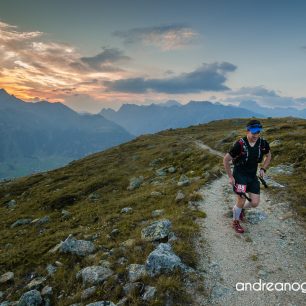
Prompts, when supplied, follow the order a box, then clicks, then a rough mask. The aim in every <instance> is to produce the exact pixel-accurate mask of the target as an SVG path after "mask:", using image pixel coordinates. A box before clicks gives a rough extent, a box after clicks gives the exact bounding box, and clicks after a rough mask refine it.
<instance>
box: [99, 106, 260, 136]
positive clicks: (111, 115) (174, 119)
mask: <svg viewBox="0 0 306 306" xmlns="http://www.w3.org/2000/svg"><path fill="white" fill-rule="evenodd" d="M100 114H101V115H103V116H104V117H105V118H107V119H109V120H112V121H114V122H116V123H117V124H119V125H121V126H122V127H124V128H125V129H126V130H127V131H129V132H130V133H132V134H134V135H140V134H145V133H155V132H158V131H161V130H165V129H169V128H182V127H188V126H190V125H196V124H200V123H206V122H209V121H211V120H217V119H228V118H237V117H240V118H246V117H252V116H256V117H265V116H264V115H262V114H260V112H254V111H249V110H246V109H243V108H240V107H235V106H226V105H221V104H213V103H211V102H207V101H199V102H198V101H190V102H189V103H188V104H186V105H181V104H179V105H177V104H175V105H173V106H168V107H164V106H163V105H157V104H151V105H149V106H139V105H135V104H124V105H122V106H121V108H120V109H119V110H118V111H114V110H112V109H103V110H102V111H101V112H100Z"/></svg>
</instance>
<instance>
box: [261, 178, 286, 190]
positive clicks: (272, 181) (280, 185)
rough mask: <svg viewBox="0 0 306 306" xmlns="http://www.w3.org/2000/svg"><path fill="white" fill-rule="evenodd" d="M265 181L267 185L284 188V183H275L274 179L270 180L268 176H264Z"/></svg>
mask: <svg viewBox="0 0 306 306" xmlns="http://www.w3.org/2000/svg"><path fill="white" fill-rule="evenodd" d="M264 179H265V181H266V183H267V185H268V186H269V187H274V188H285V186H284V185H282V184H279V183H277V182H276V181H274V180H272V179H271V178H270V177H268V176H265V178H264Z"/></svg>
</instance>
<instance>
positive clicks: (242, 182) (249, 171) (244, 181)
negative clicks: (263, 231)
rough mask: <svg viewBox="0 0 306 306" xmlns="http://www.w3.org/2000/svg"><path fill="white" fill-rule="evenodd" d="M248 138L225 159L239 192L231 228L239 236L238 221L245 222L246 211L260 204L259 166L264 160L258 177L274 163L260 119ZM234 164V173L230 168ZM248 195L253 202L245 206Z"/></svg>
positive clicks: (250, 126) (249, 129) (251, 125)
mask: <svg viewBox="0 0 306 306" xmlns="http://www.w3.org/2000/svg"><path fill="white" fill-rule="evenodd" d="M246 130H247V133H246V136H245V137H243V138H240V139H239V140H238V141H236V142H235V144H234V146H233V147H232V148H231V150H230V151H229V152H228V153H226V154H225V156H224V159H223V164H224V168H225V170H226V173H227V175H228V177H229V183H230V184H231V185H232V186H233V190H234V192H236V193H237V202H236V205H235V206H234V208H233V223H232V226H233V228H234V229H235V231H236V232H237V233H243V232H244V229H243V227H242V226H241V225H240V223H239V221H243V218H244V208H251V207H257V206H258V204H259V201H260V184H259V181H258V178H257V175H256V173H257V168H258V163H261V162H262V161H263V164H262V166H261V168H260V170H259V176H260V177H261V178H263V177H264V174H265V172H266V170H267V168H268V166H269V163H270V161H271V152H270V146H269V144H268V142H267V141H266V140H265V139H263V138H262V137H260V133H261V131H262V125H261V123H260V122H259V121H258V120H251V121H249V122H248V124H247V126H246ZM230 161H233V164H234V170H233V173H232V171H231V167H230ZM246 192H247V193H248V197H249V198H250V199H251V202H249V201H248V202H247V203H246Z"/></svg>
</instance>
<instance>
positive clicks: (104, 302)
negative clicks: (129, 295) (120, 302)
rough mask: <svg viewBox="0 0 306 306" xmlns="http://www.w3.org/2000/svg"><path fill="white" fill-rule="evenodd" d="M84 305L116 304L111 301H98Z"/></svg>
mask: <svg viewBox="0 0 306 306" xmlns="http://www.w3.org/2000/svg"><path fill="white" fill-rule="evenodd" d="M86 306H116V304H114V303H113V302H111V301H99V302H94V303H90V304H86Z"/></svg>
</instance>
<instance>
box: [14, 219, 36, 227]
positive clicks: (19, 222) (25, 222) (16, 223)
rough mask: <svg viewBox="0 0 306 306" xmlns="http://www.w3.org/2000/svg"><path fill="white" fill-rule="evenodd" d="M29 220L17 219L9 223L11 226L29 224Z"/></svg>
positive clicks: (30, 220)
mask: <svg viewBox="0 0 306 306" xmlns="http://www.w3.org/2000/svg"><path fill="white" fill-rule="evenodd" d="M31 222H32V219H19V220H17V221H16V222H14V223H13V224H12V225H11V228H14V227H17V226H21V225H26V224H30V223H31Z"/></svg>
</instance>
